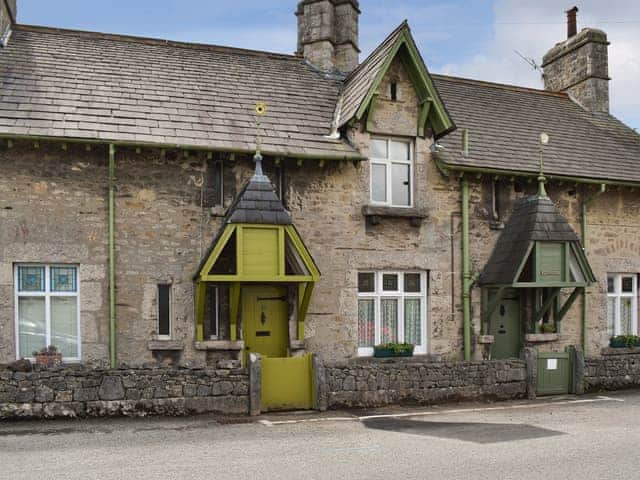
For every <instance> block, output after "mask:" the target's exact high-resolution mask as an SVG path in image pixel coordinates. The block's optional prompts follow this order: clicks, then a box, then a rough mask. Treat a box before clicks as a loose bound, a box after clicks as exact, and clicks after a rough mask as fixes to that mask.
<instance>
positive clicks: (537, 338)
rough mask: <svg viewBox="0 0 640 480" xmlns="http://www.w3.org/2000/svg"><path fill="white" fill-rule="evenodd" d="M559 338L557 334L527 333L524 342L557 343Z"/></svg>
mask: <svg viewBox="0 0 640 480" xmlns="http://www.w3.org/2000/svg"><path fill="white" fill-rule="evenodd" d="M558 338H559V335H558V334H557V333H527V334H526V335H525V336H524V340H525V341H526V342H528V343H545V342H555V341H556V340H558Z"/></svg>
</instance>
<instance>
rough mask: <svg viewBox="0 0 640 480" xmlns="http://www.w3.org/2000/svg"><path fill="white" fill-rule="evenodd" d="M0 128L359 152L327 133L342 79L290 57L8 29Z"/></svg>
mask: <svg viewBox="0 0 640 480" xmlns="http://www.w3.org/2000/svg"><path fill="white" fill-rule="evenodd" d="M0 75H1V84H0V89H1V90H0V94H1V97H0V135H2V134H4V135H14V136H21V135H31V136H45V137H57V138H60V137H62V138H74V139H78V138H80V139H99V140H102V141H114V142H130V143H135V144H145V143H150V144H163V145H167V146H173V145H175V146H181V147H193V148H207V149H213V150H226V151H241V152H253V150H254V148H255V136H256V126H255V115H254V107H255V104H256V102H258V101H264V102H266V103H267V105H268V113H267V115H266V116H265V117H263V118H262V127H263V128H262V129H261V132H262V150H263V153H265V154H270V155H282V156H293V157H295V156H303V155H309V156H319V157H322V158H360V157H361V155H360V154H359V153H358V152H357V151H356V150H355V149H354V148H353V147H351V146H349V145H348V144H347V143H346V142H344V141H341V140H332V139H329V138H325V135H328V134H329V132H330V127H331V123H332V119H333V113H334V108H335V105H336V100H337V98H338V94H339V91H340V86H341V81H340V80H339V79H336V78H335V77H330V76H327V75H324V74H322V73H320V72H318V71H317V70H316V69H314V68H313V67H311V66H310V65H308V64H306V63H305V62H304V61H303V60H302V59H301V58H300V57H297V56H293V55H280V54H272V53H265V52H256V51H249V50H241V49H234V48H226V47H215V46H206V45H196V44H187V43H180V42H171V41H162V40H151V39H144V38H136V37H126V36H122V35H107V34H100V33H89V32H80V31H72V30H56V29H51V28H45V27H31V26H23V25H16V26H15V27H14V31H13V34H12V36H11V39H10V41H9V44H8V46H7V48H5V49H0Z"/></svg>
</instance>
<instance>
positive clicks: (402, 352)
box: [373, 342, 415, 358]
mask: <svg viewBox="0 0 640 480" xmlns="http://www.w3.org/2000/svg"><path fill="white" fill-rule="evenodd" d="M414 348H415V345H413V344H411V343H393V342H390V343H383V344H381V345H375V346H374V347H373V356H374V357H377V358H386V357H412V356H413V349H414Z"/></svg>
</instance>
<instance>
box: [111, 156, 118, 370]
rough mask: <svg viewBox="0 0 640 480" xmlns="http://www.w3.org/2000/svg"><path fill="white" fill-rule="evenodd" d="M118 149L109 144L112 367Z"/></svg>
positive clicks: (113, 363) (113, 365)
mask: <svg viewBox="0 0 640 480" xmlns="http://www.w3.org/2000/svg"><path fill="white" fill-rule="evenodd" d="M115 155H116V149H115V146H114V145H113V144H110V145H109V358H110V363H111V368H117V366H118V358H117V354H116V259H115V191H114V189H115V180H116V175H115V174H116V161H115Z"/></svg>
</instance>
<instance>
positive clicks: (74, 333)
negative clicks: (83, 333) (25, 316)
mask: <svg viewBox="0 0 640 480" xmlns="http://www.w3.org/2000/svg"><path fill="white" fill-rule="evenodd" d="M77 300H78V299H77V298H76V297H51V345H54V346H55V347H57V348H58V351H59V352H60V353H62V358H63V359H64V358H78V356H79V355H78V302H77Z"/></svg>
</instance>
